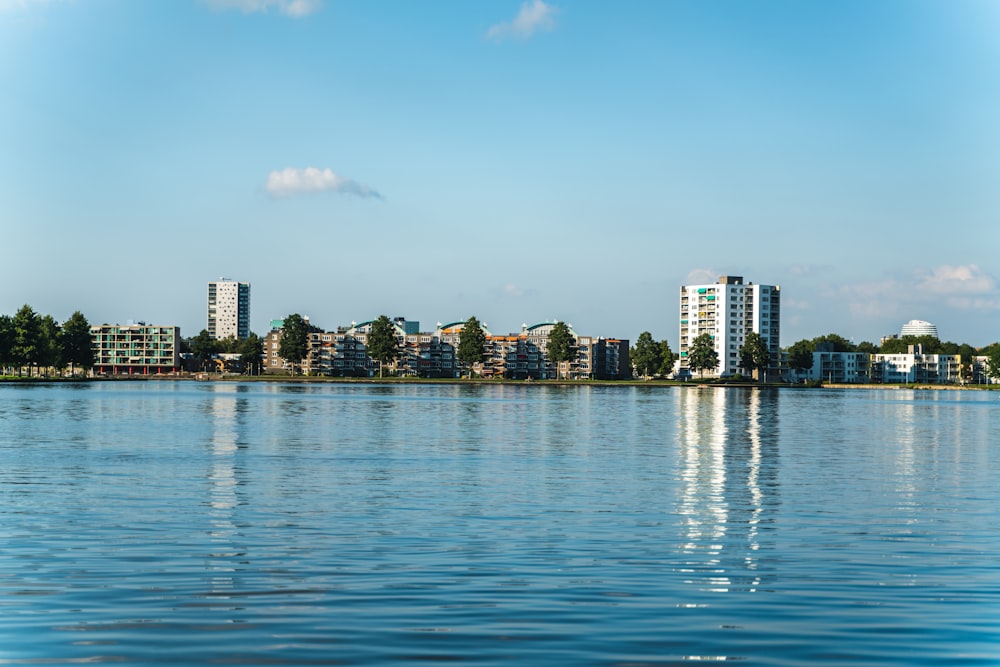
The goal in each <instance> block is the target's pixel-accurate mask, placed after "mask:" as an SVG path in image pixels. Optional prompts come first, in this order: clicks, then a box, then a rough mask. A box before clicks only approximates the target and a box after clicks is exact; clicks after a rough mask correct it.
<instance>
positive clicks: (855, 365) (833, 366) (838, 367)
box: [807, 343, 871, 384]
mask: <svg viewBox="0 0 1000 667" xmlns="http://www.w3.org/2000/svg"><path fill="white" fill-rule="evenodd" d="M870 371H871V355H869V354H868V353H867V352H836V351H834V349H833V344H832V343H819V344H817V345H816V351H815V352H813V365H812V368H811V369H809V371H808V373H807V377H808V378H809V379H810V380H819V381H820V382H826V383H829V384H866V383H868V382H869V381H870V379H871V376H870Z"/></svg>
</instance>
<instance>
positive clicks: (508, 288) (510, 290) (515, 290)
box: [503, 283, 525, 298]
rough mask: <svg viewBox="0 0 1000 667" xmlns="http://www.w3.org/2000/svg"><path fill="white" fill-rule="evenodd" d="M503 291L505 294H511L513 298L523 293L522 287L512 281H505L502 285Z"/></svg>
mask: <svg viewBox="0 0 1000 667" xmlns="http://www.w3.org/2000/svg"><path fill="white" fill-rule="evenodd" d="M503 293H504V295H505V296H511V297H514V298H518V297H522V296H524V295H525V291H524V288H523V287H518V286H517V285H515V284H514V283H507V284H506V285H504V286H503Z"/></svg>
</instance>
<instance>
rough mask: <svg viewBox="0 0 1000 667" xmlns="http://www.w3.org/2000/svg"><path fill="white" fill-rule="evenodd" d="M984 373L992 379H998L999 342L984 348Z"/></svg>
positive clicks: (999, 377) (999, 363)
mask: <svg viewBox="0 0 1000 667" xmlns="http://www.w3.org/2000/svg"><path fill="white" fill-rule="evenodd" d="M986 374H987V375H989V376H990V377H991V378H993V379H994V380H1000V343H993V345H990V346H989V347H987V348H986Z"/></svg>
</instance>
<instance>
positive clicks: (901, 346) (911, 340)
mask: <svg viewBox="0 0 1000 667" xmlns="http://www.w3.org/2000/svg"><path fill="white" fill-rule="evenodd" d="M911 345H922V346H923V350H924V354H946V353H945V352H944V344H943V343H942V342H941V341H940V340H938V339H937V338H936V337H935V336H929V335H928V336H903V337H902V338H890V339H889V340H887V341H885V342H884V343H882V354H906V353H907V351H908V350H909V348H910V346H911Z"/></svg>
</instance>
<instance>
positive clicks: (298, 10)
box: [205, 0, 323, 18]
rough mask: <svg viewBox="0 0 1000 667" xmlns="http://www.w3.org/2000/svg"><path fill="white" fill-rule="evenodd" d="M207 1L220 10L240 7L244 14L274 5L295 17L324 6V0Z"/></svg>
mask: <svg viewBox="0 0 1000 667" xmlns="http://www.w3.org/2000/svg"><path fill="white" fill-rule="evenodd" d="M205 2H206V3H207V4H208V6H209V7H211V8H212V9H215V10H218V11H222V10H226V9H238V10H240V11H241V12H243V13H244V14H253V13H255V12H267V11H269V10H270V9H271V8H272V7H273V8H275V9H277V10H278V12H279V13H281V14H284V15H285V16H291V17H293V18H302V17H303V16H308V15H309V14H313V13H315V12H318V11H319V10H320V9H321V8H322V7H323V2H322V0H205Z"/></svg>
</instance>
